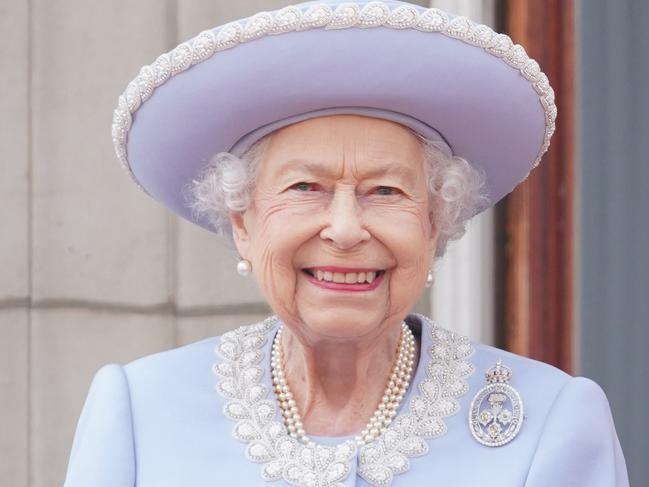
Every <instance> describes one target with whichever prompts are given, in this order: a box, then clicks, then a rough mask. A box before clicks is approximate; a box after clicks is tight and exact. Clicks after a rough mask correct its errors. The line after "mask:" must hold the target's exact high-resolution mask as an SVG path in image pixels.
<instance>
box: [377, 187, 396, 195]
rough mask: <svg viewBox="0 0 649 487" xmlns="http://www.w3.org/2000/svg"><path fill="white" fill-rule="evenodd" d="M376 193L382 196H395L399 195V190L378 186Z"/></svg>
mask: <svg viewBox="0 0 649 487" xmlns="http://www.w3.org/2000/svg"><path fill="white" fill-rule="evenodd" d="M374 192H375V193H376V194H378V195H381V196H393V195H395V194H399V190H398V189H397V188H393V187H391V186H378V187H377V188H376V189H375V190H374Z"/></svg>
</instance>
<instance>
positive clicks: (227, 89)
mask: <svg viewBox="0 0 649 487" xmlns="http://www.w3.org/2000/svg"><path fill="white" fill-rule="evenodd" d="M328 114H360V115H367V116H372V117H377V118H382V119H387V120H392V121H395V122H399V123H401V124H402V125H404V126H407V127H409V128H411V129H413V130H414V131H416V132H418V133H420V134H421V135H423V136H425V137H427V138H429V139H433V140H437V141H439V143H440V146H442V147H444V150H446V152H448V153H452V154H453V155H456V156H460V157H463V158H466V159H467V160H468V161H469V162H470V163H471V164H473V165H474V166H475V167H477V168H479V169H481V170H482V171H483V172H484V173H485V175H486V185H487V191H488V197H489V201H490V202H491V204H492V205H493V204H495V203H496V202H497V201H498V200H500V199H501V198H502V197H503V196H505V195H506V194H507V193H509V192H510V191H512V189H514V187H515V186H516V185H517V184H519V183H520V182H521V181H523V180H524V179H525V178H526V177H527V175H528V174H529V172H530V170H531V169H532V168H534V167H535V166H536V165H537V164H538V163H539V161H540V159H541V156H542V155H543V154H544V153H545V151H546V150H547V149H548V146H549V145H550V138H551V137H552V133H553V132H554V127H555V119H556V114H557V110H556V106H555V104H554V92H553V90H552V88H551V87H550V84H549V82H548V78H547V76H546V75H545V74H544V73H542V72H541V70H540V68H539V65H538V63H537V62H536V61H534V60H533V59H530V58H529V57H528V55H527V54H526V52H525V50H524V49H523V47H521V46H520V45H514V44H513V43H512V41H511V39H510V38H509V37H508V36H507V35H504V34H497V33H495V32H494V31H493V30H492V29H491V28H489V27H487V26H485V25H480V24H477V23H474V22H472V21H470V20H469V19H467V18H466V17H462V16H454V15H452V14H448V13H446V12H444V11H441V10H439V9H436V8H429V9H426V8H423V7H418V6H415V5H411V4H408V3H405V2H399V1H390V0H386V1H381V2H376V1H372V2H365V1H357V2H340V1H332V0H330V1H326V0H325V1H318V2H308V3H303V4H299V5H295V6H289V7H286V8H283V9H281V10H277V11H273V12H260V13H258V14H256V15H253V16H252V17H249V18H246V19H242V20H239V21H235V22H231V23H228V24H226V25H223V26H220V27H216V28H214V29H210V30H206V31H204V32H201V33H200V34H198V35H197V36H196V37H194V38H193V39H190V40H189V41H187V42H183V43H182V44H180V45H179V46H177V47H176V48H174V49H173V50H172V51H170V52H168V53H166V54H162V55H161V56H159V57H158V59H156V60H155V62H153V64H150V65H147V66H144V67H143V68H142V69H141V70H140V73H139V75H138V76H137V77H136V78H135V79H134V80H133V81H132V82H131V83H129V85H128V87H127V88H126V91H125V92H124V93H123V94H122V95H121V96H120V97H119V102H118V106H117V109H116V110H115V112H114V118H113V130H112V132H113V141H114V145H115V150H116V152H117V156H118V158H119V159H120V161H121V163H122V165H123V166H124V167H125V169H126V170H127V171H128V172H129V174H130V175H131V176H132V177H133V179H134V180H135V181H136V183H137V184H138V185H139V186H140V187H141V188H142V189H144V190H145V191H146V192H147V193H148V194H150V195H151V196H153V197H154V198H155V199H157V200H159V201H160V202H162V203H163V204H164V205H165V206H167V207H168V208H169V209H171V210H172V211H173V212H175V213H177V214H178V215H180V216H182V217H184V218H187V219H188V220H190V221H194V222H195V223H197V224H199V225H201V226H203V227H205V228H208V229H210V230H213V229H212V228H210V226H209V223H208V222H207V221H196V220H195V219H194V218H193V215H192V211H191V210H190V208H189V206H188V202H187V196H186V194H187V191H186V189H187V187H188V186H189V185H191V183H192V181H193V180H195V179H196V178H197V177H198V176H199V175H200V173H201V171H202V170H203V168H204V167H205V165H206V163H207V162H208V161H209V160H210V159H211V158H212V156H213V155H214V154H216V153H219V152H231V153H233V154H235V155H242V154H243V153H244V152H245V151H246V149H248V148H249V147H250V146H251V145H252V144H253V143H254V142H255V141H257V140H259V139H260V138H261V137H263V136H264V135H266V134H268V133H270V132H272V131H274V130H277V129H278V128H280V127H283V126H286V125H289V124H291V123H295V122H298V121H301V120H305V119H308V118H312V117H316V116H324V115H328Z"/></svg>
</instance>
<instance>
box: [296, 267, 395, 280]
mask: <svg viewBox="0 0 649 487" xmlns="http://www.w3.org/2000/svg"><path fill="white" fill-rule="evenodd" d="M302 272H304V273H305V274H308V275H310V276H311V277H314V278H315V279H317V280H318V281H323V282H334V283H338V284H371V283H372V282H373V281H374V280H375V279H377V278H378V277H380V276H381V275H382V274H384V273H385V271H384V270H375V271H361V272H334V271H328V270H320V269H302Z"/></svg>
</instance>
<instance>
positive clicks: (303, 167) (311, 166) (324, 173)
mask: <svg viewBox="0 0 649 487" xmlns="http://www.w3.org/2000/svg"><path fill="white" fill-rule="evenodd" d="M293 173H298V174H313V175H315V176H321V177H332V176H335V175H334V174H332V171H331V168H330V163H328V162H325V161H319V160H311V159H300V158H292V159H288V160H286V161H284V162H283V163H282V164H280V165H279V167H278V168H277V169H276V170H275V174H276V175H290V174H293ZM385 175H395V176H398V177H400V178H402V180H403V181H404V182H405V183H408V184H413V183H414V181H413V175H412V172H411V171H409V169H408V168H405V167H403V165H400V164H397V163H394V162H392V161H384V162H382V164H381V165H380V166H379V167H376V168H374V169H372V170H368V171H361V177H362V178H363V179H372V178H377V177H381V176H385Z"/></svg>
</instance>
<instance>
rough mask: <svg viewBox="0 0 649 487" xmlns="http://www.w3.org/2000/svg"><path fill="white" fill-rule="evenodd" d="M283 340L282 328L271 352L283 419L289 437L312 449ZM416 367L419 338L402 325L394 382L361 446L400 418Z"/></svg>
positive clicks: (360, 440) (358, 440) (392, 375)
mask: <svg viewBox="0 0 649 487" xmlns="http://www.w3.org/2000/svg"><path fill="white" fill-rule="evenodd" d="M281 337H282V327H280V328H279V329H278V330H277V334H276V335H275V340H274V341H273V348H272V351H271V373H272V376H273V386H274V388H275V395H276V397H277V399H278V401H279V405H280V409H281V411H282V416H283V417H284V424H285V425H286V428H287V429H288V432H289V434H290V435H291V436H292V437H293V438H297V439H298V440H299V441H301V442H302V443H304V444H306V445H311V446H312V445H314V442H313V441H311V440H310V439H309V437H308V436H307V435H306V432H305V431H304V424H303V423H302V418H301V417H300V413H299V411H298V410H297V404H296V403H295V399H294V398H293V394H292V393H291V390H290V389H289V386H288V382H287V380H286V374H285V373H284V354H283V352H282V345H281ZM414 366H415V337H414V335H413V333H412V331H411V330H410V328H409V327H408V325H406V324H405V323H402V324H401V341H400V343H399V349H398V352H397V360H396V362H395V363H394V365H393V366H392V372H391V373H390V379H389V380H388V384H387V386H386V388H385V392H384V393H383V397H382V398H381V402H380V404H379V405H378V407H377V408H376V411H374V414H373V415H372V417H371V418H370V420H369V422H368V423H367V425H366V426H365V428H364V429H363V430H362V431H361V433H360V435H359V436H357V437H356V443H357V444H359V445H363V444H365V443H369V442H370V441H372V440H374V439H376V438H378V437H379V436H380V435H381V434H383V433H384V432H385V429H386V428H387V426H388V425H389V424H390V423H391V422H392V420H393V419H394V417H395V416H396V415H397V410H398V409H399V405H400V404H401V401H402V400H403V396H404V395H405V394H406V391H407V390H408V386H409V385H410V378H411V377H412V371H413V368H414Z"/></svg>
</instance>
